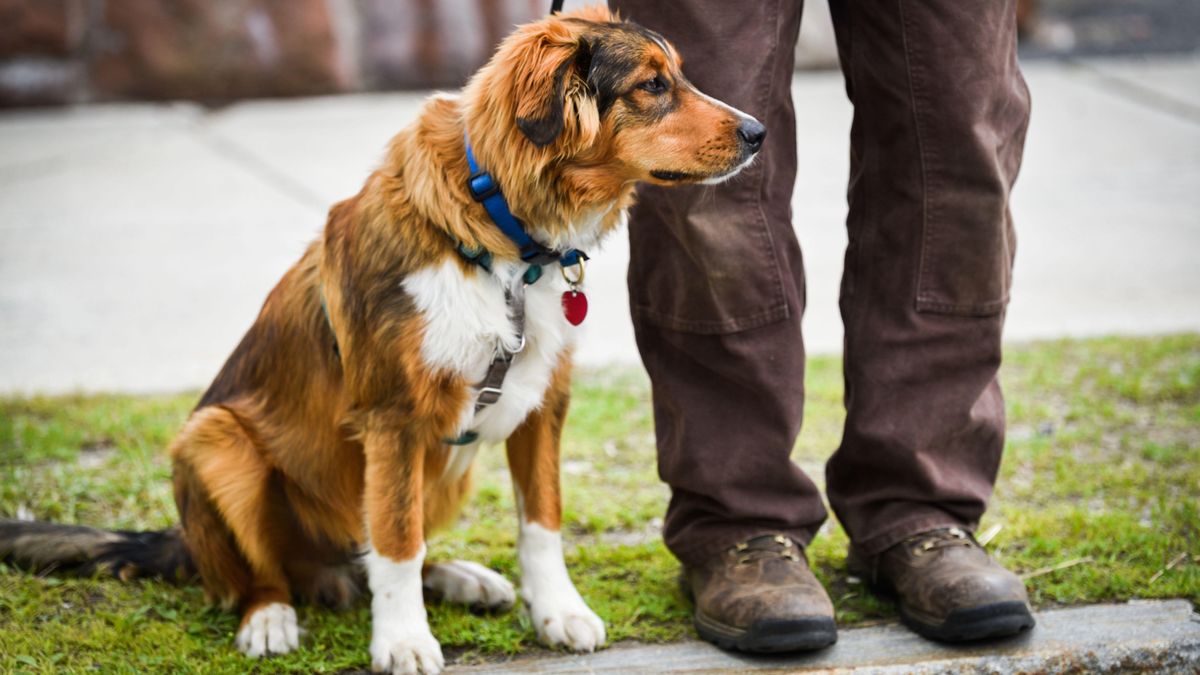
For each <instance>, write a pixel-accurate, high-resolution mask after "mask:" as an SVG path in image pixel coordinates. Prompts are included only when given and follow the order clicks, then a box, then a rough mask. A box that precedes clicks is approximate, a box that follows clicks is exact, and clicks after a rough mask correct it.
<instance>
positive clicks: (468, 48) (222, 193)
mask: <svg viewBox="0 0 1200 675" xmlns="http://www.w3.org/2000/svg"><path fill="white" fill-rule="evenodd" d="M549 4H550V3H549V2H544V1H543V0H536V1H535V0H157V1H156V0H0V106H3V107H4V110H0V393H6V392H8V393H33V392H40V393H55V392H64V391H73V390H85V391H96V390H106V391H138V392H140V391H177V390H180V389H186V388H195V387H202V386H204V385H205V384H207V382H208V381H209V380H210V379H211V377H212V376H213V374H214V373H215V372H216V370H217V368H219V366H220V363H221V362H222V361H223V360H224V358H225V357H226V356H227V355H228V353H229V352H230V351H231V349H232V347H233V346H234V345H235V344H236V342H237V340H238V339H239V338H240V336H241V334H242V333H243V332H244V330H245V328H246V327H247V326H248V325H249V324H250V322H251V321H252V320H253V317H254V315H255V313H256V311H257V308H258V306H259V305H260V304H261V302H262V300H263V298H264V297H265V295H266V293H267V291H268V290H269V289H270V288H271V286H272V285H273V284H274V283H275V282H276V281H277V280H278V278H279V277H280V275H281V274H282V273H283V271H284V270H286V268H287V267H288V266H289V265H290V264H291V263H292V262H293V261H294V260H295V259H296V258H297V257H298V256H299V254H300V252H301V251H302V250H303V247H304V245H305V244H306V243H307V242H308V241H310V240H311V239H312V238H313V237H314V236H315V235H316V234H317V233H318V232H319V231H320V228H321V227H322V226H323V223H324V217H325V213H326V211H327V209H328V207H329V206H330V205H331V204H332V203H334V202H335V201H337V200H339V199H342V198H345V197H347V196H349V195H351V194H353V193H354V192H356V191H357V189H358V187H359V186H360V185H361V184H362V181H363V180H364V179H365V177H366V176H367V175H368V173H369V172H370V170H371V169H372V167H373V166H374V164H375V163H376V162H377V161H378V158H379V156H380V153H381V151H382V148H383V147H384V145H385V144H386V142H387V140H388V139H389V138H390V136H391V135H392V134H394V133H395V132H396V131H397V130H399V129H400V128H401V127H402V126H404V125H405V124H407V123H408V122H409V121H410V120H411V119H412V118H413V117H414V116H415V115H416V112H417V110H418V107H419V105H420V102H421V100H422V99H423V98H424V97H425V96H426V95H427V94H428V93H429V91H430V90H431V89H434V88H447V89H453V88H457V87H458V86H460V85H461V84H462V83H463V82H464V81H465V79H466V77H467V76H468V75H469V74H470V73H471V72H473V70H474V69H475V68H477V67H478V66H479V64H481V63H482V62H483V61H484V60H485V59H486V58H487V57H488V55H489V54H490V53H491V51H492V49H493V47H494V45H495V44H496V43H497V42H498V41H499V40H500V39H501V38H502V37H503V36H504V35H505V34H507V33H508V32H509V31H510V30H511V28H512V26H513V25H514V24H517V23H520V22H523V21H527V20H530V19H533V18H536V17H538V16H541V15H542V14H543V13H544V12H545V11H546V10H547V8H548V6H549ZM578 4H582V3H578V2H568V3H567V7H568V8H570V7H572V6H575V5H578ZM805 11H806V17H805V21H804V25H803V28H802V31H801V40H800V45H799V47H798V49H797V68H798V70H797V75H796V78H795V80H794V88H793V95H794V97H795V99H796V103H797V110H798V112H797V114H798V124H799V150H800V157H801V167H800V178H799V181H798V184H797V190H796V195H795V200H794V210H795V222H796V231H797V235H798V236H799V238H800V240H801V243H802V246H803V248H804V252H805V259H806V265H807V268H808V274H809V284H808V286H809V287H808V298H809V309H808V312H807V314H806V317H805V332H806V336H807V337H806V339H807V341H808V346H809V348H810V350H811V351H814V352H818V353H822V352H824V353H834V352H837V351H839V350H840V345H841V324H840V320H839V318H838V314H837V307H836V299H837V287H838V278H839V276H840V272H841V260H842V252H843V249H844V246H845V233H844V228H843V225H842V223H843V219H844V214H845V198H844V195H845V180H846V176H847V172H848V161H847V145H846V138H847V134H848V129H849V123H850V115H851V108H850V106H849V104H848V102H847V101H846V100H845V95H844V90H843V87H842V81H841V76H840V73H838V72H837V69H836V54H835V50H834V45H833V38H832V30H831V26H830V22H829V13H828V7H827V5H825V3H824V2H822V1H821V0H810V1H809V2H808V3H806V8H805ZM635 18H636V17H635ZM1018 20H1019V26H1020V34H1021V40H1022V42H1021V54H1022V59H1023V67H1024V69H1025V72H1026V77H1027V79H1028V80H1029V83H1030V87H1031V90H1032V92H1033V100H1034V113H1033V123H1032V126H1031V129H1030V134H1029V140H1028V146H1027V152H1026V161H1025V167H1024V170H1023V173H1022V176H1021V179H1020V181H1019V183H1018V185H1017V188H1016V190H1015V192H1014V197H1013V199H1014V201H1013V209H1014V213H1015V215H1016V220H1017V230H1018V236H1019V238H1020V244H1019V246H1018V253H1017V271H1016V275H1015V285H1014V290H1013V302H1012V306H1011V309H1010V312H1009V324H1008V336H1009V338H1010V339H1012V340H1025V339H1031V338H1041V337H1055V336H1060V335H1095V334H1109V333H1123V334H1127V333H1138V334H1142V333H1158V332H1173V331H1186V330H1197V329H1200V272H1198V271H1197V270H1198V269H1200V265H1197V263H1196V261H1195V259H1194V258H1195V256H1196V254H1197V253H1200V52H1198V47H1200V2H1196V1H1195V0H1022V1H1021V2H1020V3H1019V10H1018ZM667 37H668V38H669V37H670V36H669V35H668V36H667ZM627 255H628V251H627V244H626V243H625V241H624V235H623V234H622V235H617V236H616V237H614V238H613V240H612V241H610V242H609V243H608V244H607V246H606V249H605V251H603V252H599V254H597V255H594V256H593V257H594V259H595V264H594V265H593V266H592V267H591V268H590V269H589V275H588V277H589V286H590V290H591V292H592V298H593V300H592V304H593V313H592V316H591V317H589V320H588V322H587V324H585V327H586V329H587V332H586V334H585V337H584V340H583V344H582V346H581V349H580V352H579V359H580V360H581V361H582V362H583V363H584V364H587V365H593V366H596V365H604V364H609V363H626V364H636V363H637V362H638V359H637V353H636V349H635V348H634V344H633V338H632V330H631V328H630V326H629V322H628V317H627V304H626V298H625V290H624V270H625V263H626V260H627Z"/></svg>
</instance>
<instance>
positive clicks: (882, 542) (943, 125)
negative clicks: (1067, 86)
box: [826, 0, 1029, 610]
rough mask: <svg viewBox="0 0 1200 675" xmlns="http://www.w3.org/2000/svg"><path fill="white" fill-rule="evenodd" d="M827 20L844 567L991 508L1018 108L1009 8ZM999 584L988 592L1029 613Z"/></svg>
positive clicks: (843, 2) (925, 9)
mask: <svg viewBox="0 0 1200 675" xmlns="http://www.w3.org/2000/svg"><path fill="white" fill-rule="evenodd" d="M831 8H832V10H833V16H834V21H835V25H836V32H837V37H838V44H839V50H840V52H841V59H842V68H843V72H844V74H845V79H846V85H847V91H848V93H849V95H850V98H851V100H852V102H853V103H854V109H855V113H854V123H853V128H852V131H851V176H850V190H849V203H850V212H849V217H848V219H847V226H848V229H849V240H850V244H849V246H848V248H847V252H846V263H845V265H846V266H845V272H844V276H843V281H842V294H841V309H842V317H843V321H844V323H845V327H846V340H845V366H844V368H845V379H846V408H847V420H846V426H845V431H844V435H843V439H842V444H841V447H840V448H839V449H838V451H837V452H836V453H835V454H834V456H833V457H832V458H831V459H830V461H829V463H828V465H827V471H826V475H827V479H828V495H829V501H830V504H831V505H832V507H833V509H834V511H835V512H836V513H837V516H838V519H839V520H840V521H841V523H842V525H843V526H844V527H845V528H846V531H847V532H848V533H849V535H850V538H851V541H852V542H853V547H854V552H855V554H856V555H858V556H861V557H862V558H864V559H874V560H875V561H876V562H877V563H878V561H880V560H883V559H884V558H885V557H886V556H882V555H880V554H883V553H885V552H887V551H889V550H892V549H893V546H894V545H896V544H898V543H899V542H903V541H905V540H906V539H908V538H910V537H912V536H913V535H917V534H919V533H925V532H928V531H930V530H935V529H937V528H948V527H959V528H962V529H964V530H970V529H971V528H973V527H975V526H976V525H977V523H978V521H979V518H980V516H981V515H982V514H983V512H984V509H985V507H986V505H987V500H988V498H989V497H990V495H991V492H992V486H993V483H994V481H995V478H996V472H997V469H998V467H999V463H1000V453H1001V450H1002V447H1003V443H1004V403H1003V400H1002V398H1001V393H1000V386H999V383H998V382H997V379H996V374H997V370H998V368H999V365H1000V338H1001V329H1002V327H1003V323H1004V310H1005V305H1006V303H1007V300H1008V290H1009V281H1010V273H1011V269H1012V259H1013V251H1014V246H1015V239H1014V234H1013V228H1012V219H1011V216H1010V214H1009V209H1008V197H1009V191H1010V190H1011V188H1012V186H1013V182H1014V181H1015V179H1016V176H1017V171H1018V168H1019V166H1020V163H1021V154H1022V147H1023V145H1024V139H1025V129H1026V126H1027V123H1028V119H1029V94H1028V90H1027V89H1026V87H1025V83H1024V81H1023V79H1022V77H1021V73H1020V70H1019V69H1018V67H1017V60H1016V26H1015V8H1014V2H1013V1H1012V0H1006V1H998V0H932V1H931V0H921V1H920V2H915V1H911V0H900V1H899V2H895V3H886V4H881V3H871V4H870V5H864V4H863V3H855V2H849V1H848V0H831ZM942 539H944V540H945V542H950V543H949V544H947V545H946V546H943V545H942V544H941V543H936V542H935V543H934V544H932V546H933V548H932V549H930V550H936V551H943V550H945V551H950V550H954V551H956V552H955V553H953V554H952V555H950V557H951V558H953V557H954V556H958V555H959V552H961V551H960V549H961V550H965V549H968V548H972V547H971V546H969V545H968V544H967V543H964V542H966V541H967V540H966V539H964V538H962V537H958V536H953V535H947V537H943V538H942ZM939 541H942V540H940V539H939ZM943 543H944V542H943ZM901 548H903V547H901ZM897 550H899V549H897ZM905 550H907V549H905ZM972 551H975V553H962V555H963V556H975V557H974V558H972V560H975V562H976V563H978V565H977V566H976V567H977V568H978V569H976V570H975V572H971V574H985V571H986V570H990V571H986V574H992V573H995V570H994V569H991V567H989V566H988V565H987V564H985V563H984V562H982V561H983V560H985V558H980V557H979V555H982V551H976V549H973V548H972ZM948 559H949V558H948ZM960 562H961V561H960ZM988 562H990V561H988ZM992 564H993V565H994V563H992ZM960 567H961V566H960ZM968 567H970V566H969V565H968ZM955 569H956V570H958V572H955V574H959V573H960V572H961V573H963V574H966V573H967V572H966V571H964V570H966V568H963V569H959V568H955ZM1001 572H1002V570H1001ZM1005 574H1007V573H1005ZM885 576H886V575H885ZM951 576H953V575H951ZM959 576H961V574H960V575H959ZM968 576H969V575H968ZM918 577H920V578H924V579H926V580H928V581H929V582H930V583H942V582H946V581H947V579H948V578H949V577H946V578H942V577H939V575H938V574H931V573H929V572H928V570H927V571H926V573H925V574H924V575H917V576H914V577H913V579H916V578H918ZM1008 577H1011V575H1008V576H1007V577H1005V579H1004V580H1003V583H1002V584H999V585H997V586H996V588H1000V586H1003V587H1004V588H1003V589H1002V591H1003V592H1002V593H1001V595H1005V594H1007V595H1005V597H1009V596H1011V598H1009V599H1012V600H1014V602H1015V600H1017V599H1023V597H1024V591H1023V589H1019V588H1018V586H1019V584H1018V585H1017V586H1014V584H1013V583H1012V579H1009V578H1008ZM955 578H956V579H957V578H958V577H955ZM964 578H965V577H964ZM1013 579H1015V577H1014V578H1013ZM954 583H958V582H957V581H955V582H954ZM998 583H999V582H998ZM900 590H901V591H902V592H901V595H902V598H901V606H902V610H903V609H904V608H905V607H906V606H911V603H909V605H906V604H905V603H906V600H905V597H904V589H900ZM943 590H944V589H943ZM1018 595H1019V596H1020V598H1018V597H1017V596H1018ZM941 596H942V597H954V595H953V594H950V595H946V594H945V593H942V594H941ZM960 599H961V598H960ZM962 602H965V603H967V604H970V603H971V602H974V600H971V599H969V598H968V599H963V600H962ZM943 609H944V608H943Z"/></svg>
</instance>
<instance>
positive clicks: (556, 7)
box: [550, 0, 563, 14]
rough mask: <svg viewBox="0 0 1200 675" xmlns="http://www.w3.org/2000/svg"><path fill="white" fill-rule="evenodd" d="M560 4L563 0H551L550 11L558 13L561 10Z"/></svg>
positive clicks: (561, 4)
mask: <svg viewBox="0 0 1200 675" xmlns="http://www.w3.org/2000/svg"><path fill="white" fill-rule="evenodd" d="M562 6H563V0H553V2H551V3H550V13H551V14H558V13H559V12H561V11H562Z"/></svg>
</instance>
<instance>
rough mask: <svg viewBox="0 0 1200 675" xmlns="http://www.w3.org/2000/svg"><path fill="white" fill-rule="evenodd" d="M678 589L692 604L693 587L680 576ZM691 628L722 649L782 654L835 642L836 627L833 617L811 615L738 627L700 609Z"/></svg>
mask: <svg viewBox="0 0 1200 675" xmlns="http://www.w3.org/2000/svg"><path fill="white" fill-rule="evenodd" d="M679 590H680V591H682V592H683V595H684V597H686V598H687V599H688V600H691V601H692V602H695V598H694V597H693V595H692V588H691V586H690V585H689V584H688V583H687V580H686V579H685V578H684V577H683V576H682V575H680V577H679ZM692 625H694V626H695V627H696V633H697V634H698V635H699V636H700V638H701V639H703V640H705V641H707V642H711V643H713V644H715V645H716V646H718V647H720V648H721V649H731V650H736V651H740V652H748V653H752V654H778V653H781V652H810V651H815V650H818V649H823V648H825V647H828V646H830V645H832V644H834V643H835V642H837V624H836V623H835V622H834V620H833V617H828V616H813V617H802V618H798V619H763V620H760V621H755V622H754V623H753V624H751V625H750V628H737V627H735V626H730V625H729V624H727V623H723V622H721V621H718V620H716V619H714V618H712V617H710V616H708V615H707V614H704V613H703V612H701V611H700V610H699V609H697V610H696V611H695V613H694V614H693V615H692Z"/></svg>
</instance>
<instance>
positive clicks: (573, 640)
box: [529, 589, 605, 652]
mask: <svg viewBox="0 0 1200 675" xmlns="http://www.w3.org/2000/svg"><path fill="white" fill-rule="evenodd" d="M572 590H573V589H572ZM565 595H568V597H558V598H556V597H549V598H547V597H540V598H535V599H533V600H532V601H531V602H529V615H530V618H531V619H532V620H533V625H534V627H536V628H537V634H538V640H539V641H541V643H542V644H544V645H546V646H547V647H557V646H559V645H562V646H564V647H566V648H567V649H570V650H572V651H576V652H592V651H595V650H596V648H597V647H602V646H604V640H605V635H604V622H603V621H602V620H600V617H598V616H596V613H595V612H593V611H592V610H591V608H589V607H588V606H587V605H586V604H584V602H583V599H582V598H580V597H579V594H578V593H574V594H565ZM570 595H574V597H569V596H570Z"/></svg>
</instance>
